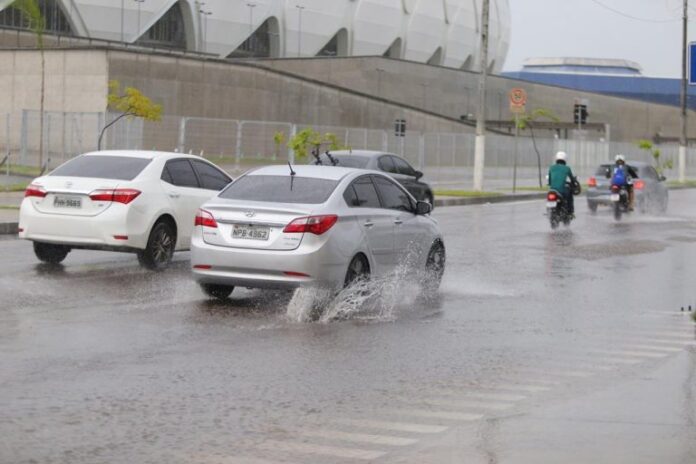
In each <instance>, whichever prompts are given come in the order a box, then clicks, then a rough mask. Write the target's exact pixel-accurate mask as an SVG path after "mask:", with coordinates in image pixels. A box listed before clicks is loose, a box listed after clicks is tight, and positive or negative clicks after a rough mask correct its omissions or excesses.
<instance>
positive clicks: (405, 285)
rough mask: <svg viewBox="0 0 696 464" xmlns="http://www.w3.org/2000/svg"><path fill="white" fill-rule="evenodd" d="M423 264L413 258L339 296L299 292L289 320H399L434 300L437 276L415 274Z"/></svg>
mask: <svg viewBox="0 0 696 464" xmlns="http://www.w3.org/2000/svg"><path fill="white" fill-rule="evenodd" d="M420 261H421V260H420V259H419V256H418V255H413V254H410V255H408V256H407V257H406V258H405V259H403V260H402V261H401V263H400V264H399V265H398V266H397V267H396V268H395V269H394V271H392V272H391V273H390V274H388V275H386V276H383V277H379V278H375V277H371V278H370V279H359V280H357V281H355V282H353V283H352V284H351V285H349V286H348V287H346V288H344V289H342V290H341V291H339V292H338V293H336V292H335V291H334V292H332V291H330V290H326V289H320V288H313V287H305V288H299V289H297V290H295V293H294V295H293V297H292V299H291V300H290V302H289V303H288V306H287V312H286V316H287V318H288V319H290V320H291V321H293V322H308V321H314V320H317V321H319V322H322V323H327V322H331V321H335V320H346V319H350V320H362V321H392V320H395V319H396V318H397V317H398V316H399V314H402V313H403V312H406V311H413V310H414V309H417V308H420V307H421V306H422V304H424V303H427V299H428V298H429V297H431V296H432V295H430V293H431V292H428V291H426V290H427V289H428V286H429V284H431V283H432V280H433V279H434V276H432V275H430V274H428V273H426V272H425V270H423V271H420V272H418V271H414V269H417V268H418V267H417V266H416V265H415V263H416V262H420Z"/></svg>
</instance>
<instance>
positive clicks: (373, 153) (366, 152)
mask: <svg viewBox="0 0 696 464" xmlns="http://www.w3.org/2000/svg"><path fill="white" fill-rule="evenodd" d="M329 153H330V154H332V155H354V156H366V157H372V156H381V155H394V153H387V152H386V151H374V150H336V151H329ZM394 156H399V155H394Z"/></svg>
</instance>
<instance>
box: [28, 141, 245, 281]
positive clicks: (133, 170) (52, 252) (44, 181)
mask: <svg viewBox="0 0 696 464" xmlns="http://www.w3.org/2000/svg"><path fill="white" fill-rule="evenodd" d="M231 180H232V179H231V178H230V177H229V176H228V175H227V174H226V173H225V172H224V171H222V170H221V169H219V168H218V167H216V166H215V165H213V164H212V163H209V162H208V161H206V160H204V159H203V158H200V157H197V156H192V155H185V154H181V153H164V152H153V151H101V152H94V153H87V154H84V155H80V156H78V157H75V158H73V159H71V160H70V161H68V162H66V163H64V164H62V165H61V166H59V167H58V168H56V169H55V170H54V171H53V172H51V173H50V174H48V175H46V176H43V177H39V178H37V179H35V180H34V181H33V182H32V183H31V184H30V185H29V187H28V188H27V190H26V192H25V196H24V200H23V201H22V205H21V208H20V211H19V237H20V238H22V239H26V240H31V241H33V242H34V253H35V254H36V256H37V258H39V259H40V260H41V261H44V262H47V263H60V262H61V261H63V260H64V259H65V257H66V256H67V254H68V253H69V252H70V250H72V249H76V248H79V249H91V250H111V251H126V252H135V253H137V255H138V259H139V261H140V263H141V264H142V265H144V266H145V267H147V268H150V269H163V268H165V267H166V266H167V265H168V264H169V262H170V261H171V258H172V254H173V253H174V251H178V250H186V249H188V247H189V244H190V242H191V232H192V230H193V222H194V218H195V216H196V211H197V210H198V208H199V207H200V206H201V204H203V203H204V202H205V201H206V200H208V199H210V198H211V197H212V196H214V195H215V194H216V193H217V192H218V191H220V190H222V189H223V188H224V187H225V186H227V184H229V183H230V182H231Z"/></svg>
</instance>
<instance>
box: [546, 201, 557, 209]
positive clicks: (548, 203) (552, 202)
mask: <svg viewBox="0 0 696 464" xmlns="http://www.w3.org/2000/svg"><path fill="white" fill-rule="evenodd" d="M546 207H547V208H555V207H556V202H555V201H548V202H546Z"/></svg>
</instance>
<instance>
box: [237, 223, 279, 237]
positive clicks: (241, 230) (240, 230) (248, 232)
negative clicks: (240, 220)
mask: <svg viewBox="0 0 696 464" xmlns="http://www.w3.org/2000/svg"><path fill="white" fill-rule="evenodd" d="M270 234H271V229H270V227H264V226H252V225H241V224H235V225H234V227H233V228H232V238H236V239H244V240H268V237H269V235H270Z"/></svg>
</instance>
